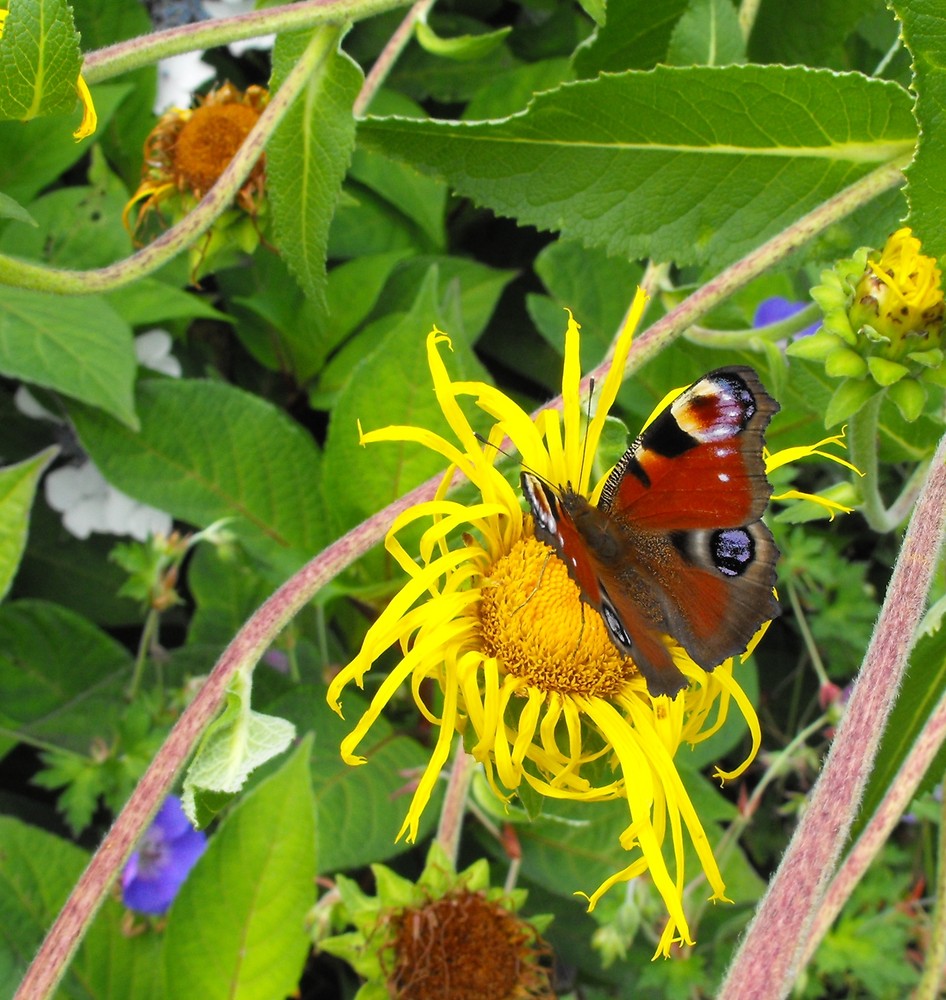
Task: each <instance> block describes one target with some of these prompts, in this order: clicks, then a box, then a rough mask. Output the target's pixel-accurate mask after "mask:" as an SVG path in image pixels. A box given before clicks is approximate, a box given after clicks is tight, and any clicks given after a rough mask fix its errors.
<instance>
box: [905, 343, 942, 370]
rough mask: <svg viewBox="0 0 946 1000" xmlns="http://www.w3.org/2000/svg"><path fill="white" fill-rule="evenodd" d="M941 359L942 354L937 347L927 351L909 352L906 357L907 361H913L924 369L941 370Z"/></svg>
mask: <svg viewBox="0 0 946 1000" xmlns="http://www.w3.org/2000/svg"><path fill="white" fill-rule="evenodd" d="M943 357H944V355H943V352H942V350H941V349H940V348H939V347H931V348H930V349H929V350H928V351H911V352H910V353H909V354H908V355H907V359H908V360H909V361H914V362H916V364H918V365H922V366H923V367H924V368H941V367H942V365H943Z"/></svg>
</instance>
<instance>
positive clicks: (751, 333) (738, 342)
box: [684, 302, 821, 351]
mask: <svg viewBox="0 0 946 1000" xmlns="http://www.w3.org/2000/svg"><path fill="white" fill-rule="evenodd" d="M820 318H821V309H820V307H819V306H818V305H817V304H816V303H814V302H812V303H811V304H810V305H807V306H805V307H804V308H803V309H800V310H799V311H798V312H797V313H795V314H794V315H792V316H789V317H787V318H786V319H780V320H777V321H776V322H775V323H767V324H766V325H765V326H758V327H751V328H750V329H748V330H708V329H706V328H705V327H702V326H691V327H690V329H689V330H687V331H686V333H685V334H684V336H685V337H686V339H687V340H689V341H690V342H691V343H693V344H703V346H704V347H713V348H727V349H734V350H742V351H751V350H756V349H759V348H757V347H756V346H755V345H754V344H753V341H771V342H773V343H774V342H776V341H779V340H784V339H785V338H786V337H790V336H792V335H793V334H795V333H798V332H799V331H800V330H804V329H805V327H806V326H811V324H812V323H814V322H816V321H818V320H819V319H820Z"/></svg>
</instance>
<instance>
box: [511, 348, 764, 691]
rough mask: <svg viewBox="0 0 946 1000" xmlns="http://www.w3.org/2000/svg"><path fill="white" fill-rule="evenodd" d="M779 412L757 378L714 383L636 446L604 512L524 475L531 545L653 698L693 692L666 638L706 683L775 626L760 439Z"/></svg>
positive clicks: (686, 397) (717, 378) (716, 374)
mask: <svg viewBox="0 0 946 1000" xmlns="http://www.w3.org/2000/svg"><path fill="white" fill-rule="evenodd" d="M778 408H779V407H778V403H776V402H775V400H774V399H772V397H771V396H769V394H768V393H767V392H766V391H765V389H764V387H763V386H762V383H761V382H760V381H759V378H758V376H757V375H756V373H755V372H754V371H753V370H752V369H751V368H748V367H745V366H736V367H732V368H721V369H717V370H716V371H713V372H710V373H709V374H707V375H705V376H704V377H703V378H701V379H699V380H698V381H697V382H694V383H693V385H691V386H690V387H689V388H688V389H686V390H685V391H684V392H683V393H681V395H680V396H678V397H677V398H676V399H675V400H674V401H673V402H672V403H671V404H670V405H669V406H668V407H667V408H666V409H665V410H663V411H662V412H661V413H660V414H658V416H657V417H656V418H655V419H654V420H653V422H652V423H651V424H650V425H649V426H648V427H647V428H646V429H645V430H644V431H643V432H642V433H641V434H640V436H639V437H638V438H637V440H636V441H635V442H634V443H633V444H632V445H631V447H630V448H628V450H627V451H626V452H625V453H624V455H623V456H622V458H621V459H620V461H619V462H618V463H617V465H616V466H615V467H614V469H613V470H612V472H611V474H610V475H609V476H608V479H607V481H606V482H605V484H604V487H603V488H602V491H601V497H600V499H599V502H598V504H597V505H595V504H592V503H591V502H590V501H589V500H588V499H587V498H586V497H584V496H582V495H581V494H580V493H577V492H576V491H574V490H573V489H572V487H571V485H570V484H566V485H565V486H562V487H558V488H555V487H553V486H551V485H550V484H548V483H545V482H543V481H542V480H540V479H538V478H537V477H535V476H533V475H532V474H531V473H528V472H524V473H523V474H522V488H523V492H524V494H525V496H526V499H527V500H528V501H529V504H530V506H531V508H532V513H533V517H534V520H535V534H536V537H537V538H538V539H539V540H540V541H544V542H546V544H548V545H550V546H551V547H552V548H553V549H554V550H555V552H556V553H557V554H558V556H559V557H560V558H561V559H562V560H563V561H564V562H565V564H566V566H567V567H568V570H569V573H570V574H571V576H572V578H573V579H574V580H575V582H576V583H577V584H578V586H579V588H580V590H581V596H582V599H583V600H584V601H585V602H586V603H588V604H589V605H591V606H592V607H593V608H595V610H596V611H598V613H599V614H600V615H601V617H602V619H603V620H604V623H605V626H606V628H607V630H608V633H609V635H610V637H611V640H612V642H613V643H614V645H615V646H616V647H617V649H618V650H619V651H621V652H622V653H624V654H626V655H628V656H631V657H633V659H634V662H635V663H636V664H637V666H638V668H639V669H640V671H641V673H642V675H643V676H644V678H645V680H646V681H647V686H648V690H649V691H650V693H651V694H655V695H657V694H668V695H671V696H673V695H675V694H677V692H678V691H680V690H681V689H682V688H683V687H685V686H686V684H687V680H686V677H685V676H684V675H683V673H682V672H681V671H680V670H679V669H678V668H677V666H676V665H675V664H674V662H673V659H672V656H671V654H670V651H669V649H668V647H667V644H666V642H665V637H666V636H670V637H671V638H672V639H674V640H676V642H677V643H679V644H680V645H681V646H682V647H683V648H684V649H685V650H686V652H687V653H688V654H689V656H690V657H691V658H692V659H693V661H694V662H695V663H697V664H698V665H699V666H701V667H703V668H704V669H706V670H712V669H713V667H715V666H717V665H718V664H720V663H721V662H722V661H723V660H725V659H727V658H729V657H730V656H734V655H736V654H737V653H741V652H743V651H744V650H745V649H746V646H747V645H748V643H749V641H750V639H751V638H752V636H753V635H754V634H755V632H756V630H757V629H758V627H759V626H760V625H761V624H762V623H763V622H765V621H768V620H769V619H770V618H773V617H775V616H776V615H777V614H778V613H779V608H778V604H777V603H776V601H775V599H774V598H773V596H772V589H773V586H774V584H775V561H776V559H777V558H778V550H777V549H776V547H775V542H774V541H773V539H772V535H771V532H770V531H769V529H768V528H767V527H766V526H765V525H764V524H763V523H762V521H761V517H762V514H763V512H764V510H765V507H766V504H767V503H768V499H769V496H770V494H771V487H770V486H769V483H768V481H767V480H766V478H765V465H764V461H763V457H762V447H763V443H764V433H765V428H766V426H767V425H768V423H769V420H770V419H771V417H772V415H773V414H774V413H775V412H777V410H778Z"/></svg>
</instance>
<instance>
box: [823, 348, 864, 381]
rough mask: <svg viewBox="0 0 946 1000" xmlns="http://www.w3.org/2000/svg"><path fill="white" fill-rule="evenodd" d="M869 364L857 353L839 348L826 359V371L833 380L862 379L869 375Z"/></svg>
mask: <svg viewBox="0 0 946 1000" xmlns="http://www.w3.org/2000/svg"><path fill="white" fill-rule="evenodd" d="M867 369H868V362H867V361H865V360H864V359H863V358H862V357H861V356H860V355H859V354H858V353H857V352H856V351H852V350H850V349H849V348H847V347H837V348H835V350H833V351H832V352H831V353H830V354H829V355H828V356H827V357H826V358H825V359H824V370H825V372H826V373H827V374H828V375H830V376H831V377H832V378H857V379H861V378H863V377H864V376H865V375H866V374H867Z"/></svg>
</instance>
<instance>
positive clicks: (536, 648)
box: [479, 538, 637, 698]
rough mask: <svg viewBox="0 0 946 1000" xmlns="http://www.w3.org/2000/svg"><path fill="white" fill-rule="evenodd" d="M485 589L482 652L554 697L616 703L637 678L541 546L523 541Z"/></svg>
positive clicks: (490, 577)
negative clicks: (582, 697)
mask: <svg viewBox="0 0 946 1000" xmlns="http://www.w3.org/2000/svg"><path fill="white" fill-rule="evenodd" d="M481 587H482V593H483V596H482V598H481V599H480V608H479V617H480V628H481V637H482V643H483V650H484V652H486V653H487V655H489V656H495V657H496V658H497V660H498V661H499V663H500V664H501V665H502V666H503V667H504V668H505V669H506V670H507V671H508V672H509V673H511V674H513V675H514V676H516V677H523V678H526V679H527V680H528V681H529V683H530V684H531V685H533V686H534V687H537V688H539V689H540V690H542V691H547V692H549V693H551V692H552V691H557V692H559V693H561V694H566V695H567V694H572V695H575V694H581V695H591V696H597V697H600V698H611V697H613V696H615V695H616V694H618V692H619V691H620V690H621V689H622V688H623V687H624V685H625V684H626V683H627V682H628V681H629V680H630V679H631V678H632V677H635V676H636V675H637V668H636V667H635V666H634V663H633V661H632V660H631V659H630V658H628V657H626V656H624V655H623V654H621V653H619V652H618V650H617V649H616V647H615V645H614V643H613V642H612V641H611V638H610V636H609V635H608V632H607V629H606V628H605V625H604V622H603V621H602V620H601V616H600V615H599V614H598V612H597V611H595V610H594V608H591V607H589V606H588V605H587V604H584V603H583V602H582V600H581V595H580V592H579V590H578V585H577V584H576V583H575V582H574V581H573V580H572V579H571V577H570V576H569V575H568V570H567V569H566V567H565V564H564V563H563V562H562V560H561V559H559V558H558V556H556V555H555V553H554V552H553V551H552V549H550V548H549V547H548V546H547V545H546V544H545V543H544V542H539V541H537V540H536V539H535V538H523V539H521V540H520V541H519V542H517V543H516V544H515V545H514V546H513V547H512V549H511V550H510V551H509V552H508V553H507V554H506V555H504V556H503V557H502V558H501V559H499V560H498V561H497V562H496V563H494V564H493V566H492V567H491V568H490V570H489V572H488V574H487V575H486V577H485V579H484V580H483V582H482V584H481Z"/></svg>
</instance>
